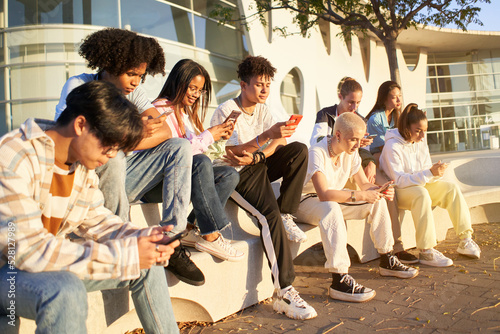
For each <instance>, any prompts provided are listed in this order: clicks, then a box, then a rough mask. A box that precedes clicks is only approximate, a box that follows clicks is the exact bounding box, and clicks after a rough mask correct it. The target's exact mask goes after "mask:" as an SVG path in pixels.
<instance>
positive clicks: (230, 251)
mask: <svg viewBox="0 0 500 334" xmlns="http://www.w3.org/2000/svg"><path fill="white" fill-rule="evenodd" d="M195 248H196V249H197V250H199V251H200V252H207V253H208V254H212V255H213V256H215V257H218V258H219V259H222V260H226V261H233V262H236V261H240V260H241V259H243V257H244V256H245V254H244V253H243V252H240V251H239V250H237V249H236V248H234V247H233V246H232V245H231V242H230V241H227V240H226V239H224V237H223V236H222V234H220V235H219V237H218V238H217V239H215V240H214V241H212V242H210V241H207V240H205V239H203V238H201V237H200V238H199V239H198V241H197V242H196V244H195Z"/></svg>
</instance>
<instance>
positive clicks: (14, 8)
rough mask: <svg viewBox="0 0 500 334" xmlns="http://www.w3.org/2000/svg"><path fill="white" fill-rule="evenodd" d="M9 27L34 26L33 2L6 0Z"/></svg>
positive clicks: (34, 4) (30, 0)
mask: <svg viewBox="0 0 500 334" xmlns="http://www.w3.org/2000/svg"><path fill="white" fill-rule="evenodd" d="M8 1H9V3H8V5H9V13H8V15H9V27H17V26H23V25H32V24H36V23H37V20H36V2H35V0H26V1H21V0H8Z"/></svg>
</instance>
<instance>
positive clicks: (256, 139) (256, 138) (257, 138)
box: [255, 136, 262, 150]
mask: <svg viewBox="0 0 500 334" xmlns="http://www.w3.org/2000/svg"><path fill="white" fill-rule="evenodd" d="M255 141H256V142H257V146H258V147H259V150H262V146H260V145H259V136H257V137H255Z"/></svg>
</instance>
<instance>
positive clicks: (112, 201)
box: [55, 28, 205, 285]
mask: <svg viewBox="0 0 500 334" xmlns="http://www.w3.org/2000/svg"><path fill="white" fill-rule="evenodd" d="M79 54H80V55H81V56H82V57H83V58H84V59H85V60H86V61H87V63H88V66H89V68H91V69H93V70H96V71H97V73H83V74H80V75H76V76H73V77H71V78H69V79H68V81H67V82H66V84H65V85H64V87H63V90H62V93H61V98H60V100H59V104H58V105H57V106H56V117H55V118H56V119H57V118H58V117H59V115H60V114H61V112H62V111H63V110H64V109H66V96H67V95H68V94H69V93H70V92H71V91H72V90H73V89H74V88H76V87H78V86H80V85H82V84H84V83H86V82H89V81H93V80H103V81H107V82H110V83H112V84H114V85H115V86H116V87H117V88H118V89H120V90H121V92H122V93H123V94H124V95H125V96H126V97H127V99H128V100H129V101H131V102H132V103H133V104H134V105H135V106H136V108H137V110H138V112H139V113H140V114H141V116H142V120H143V123H144V130H143V139H142V141H141V142H140V143H139V145H137V146H136V147H135V148H134V150H135V151H134V153H133V154H129V155H127V156H125V153H124V152H122V151H120V152H118V154H117V155H116V157H115V158H113V159H110V160H109V161H108V163H106V164H105V165H104V166H101V167H99V168H97V169H96V172H97V174H98V175H99V187H100V189H101V191H102V192H103V194H104V205H105V206H106V207H107V208H108V209H110V210H111V211H112V212H113V213H115V214H116V215H118V216H120V218H122V220H124V221H129V208H130V207H129V203H130V202H133V201H137V200H140V199H141V198H143V196H144V195H145V194H146V193H148V192H149V191H151V190H152V189H153V188H154V187H155V186H157V185H162V203H163V211H162V221H161V222H160V225H174V228H173V229H172V231H171V232H170V233H169V234H175V233H179V232H181V231H183V230H184V229H185V228H186V224H187V210H188V206H189V200H190V191H189V189H190V188H191V165H192V154H191V147H190V145H189V142H188V141H186V140H184V139H180V138H172V139H170V138H171V137H172V134H171V132H170V128H169V127H168V125H167V124H166V123H165V122H164V120H165V116H160V113H159V112H158V111H157V110H156V108H155V107H154V106H153V105H152V104H151V102H150V101H149V99H148V98H147V96H146V93H145V91H144V90H143V89H142V88H141V87H140V84H141V82H143V81H144V80H145V77H146V75H148V74H149V75H155V74H158V73H161V74H163V75H165V56H164V53H163V49H162V48H161V46H160V45H159V44H158V42H157V41H156V40H155V39H154V38H148V37H144V36H140V35H138V34H137V33H135V32H132V31H128V30H122V29H115V28H107V29H103V30H99V31H96V32H94V33H92V34H90V35H89V36H87V37H86V38H85V40H84V41H83V43H82V45H81V46H80V50H79ZM167 139H168V140H167ZM168 269H169V270H170V271H171V272H172V273H174V274H175V275H176V276H177V277H178V278H179V279H181V280H183V281H185V282H187V283H190V284H195V285H201V284H203V283H204V282H205V277H204V275H203V273H202V272H201V271H200V270H199V269H198V267H196V265H195V264H194V263H193V262H192V261H191V259H190V258H189V256H188V255H187V254H186V251H185V249H184V248H183V247H182V246H180V247H177V248H176V250H175V253H174V254H173V255H172V257H171V258H170V263H169V267H168Z"/></svg>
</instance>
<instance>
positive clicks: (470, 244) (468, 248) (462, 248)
mask: <svg viewBox="0 0 500 334" xmlns="http://www.w3.org/2000/svg"><path fill="white" fill-rule="evenodd" d="M457 252H458V253H460V254H462V255H465V256H468V257H472V258H474V259H479V257H480V256H481V250H480V249H479V246H478V245H477V244H476V242H475V241H474V240H472V239H471V238H467V239H464V240H460V243H459V244H458V248H457Z"/></svg>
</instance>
